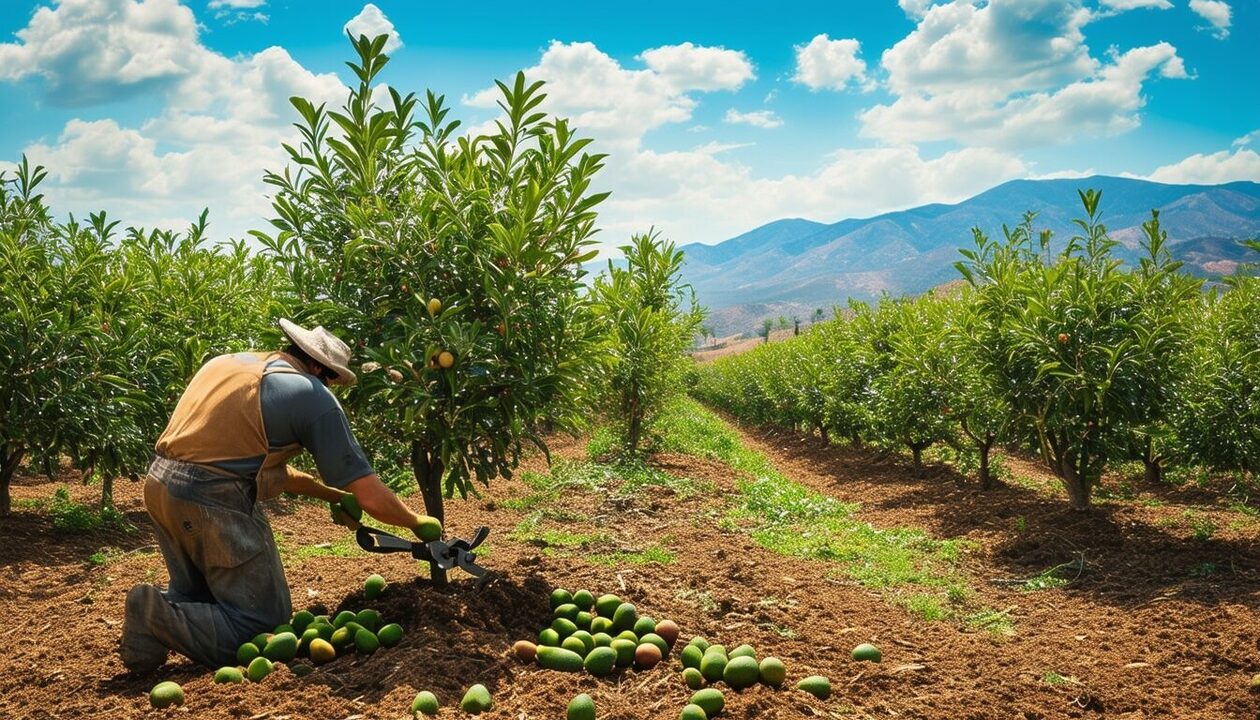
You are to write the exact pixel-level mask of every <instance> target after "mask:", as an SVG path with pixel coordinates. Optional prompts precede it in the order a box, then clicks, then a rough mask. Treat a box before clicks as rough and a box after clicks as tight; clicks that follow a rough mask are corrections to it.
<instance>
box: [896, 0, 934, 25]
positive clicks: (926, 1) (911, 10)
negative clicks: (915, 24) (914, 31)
mask: <svg viewBox="0 0 1260 720" xmlns="http://www.w3.org/2000/svg"><path fill="white" fill-rule="evenodd" d="M932 2H933V0H897V5H898V7H900V8H901V10H902V12H904V13H905V14H906V15H908V16H910V17H912V18H915V19H916V20H917V19H918V18H921V17H923V16H924V15H925V14H927V11H928V8H929V7H931V6H932Z"/></svg>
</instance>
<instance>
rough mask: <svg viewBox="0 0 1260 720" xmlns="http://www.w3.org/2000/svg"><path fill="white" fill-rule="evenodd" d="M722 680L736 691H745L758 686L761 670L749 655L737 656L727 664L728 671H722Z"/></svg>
mask: <svg viewBox="0 0 1260 720" xmlns="http://www.w3.org/2000/svg"><path fill="white" fill-rule="evenodd" d="M722 679H723V680H725V681H726V684H727V685H730V686H731V687H733V688H735V689H736V690H743V689H744V688H747V687H752V686H753V685H756V684H757V681H758V680H760V679H761V668H760V667H758V666H757V661H756V659H754V658H751V657H748V656H747V655H737V656H735V657H733V658H731V660H730V662H728V663H727V664H726V669H725V670H723V671H722Z"/></svg>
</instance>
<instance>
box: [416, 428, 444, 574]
mask: <svg viewBox="0 0 1260 720" xmlns="http://www.w3.org/2000/svg"><path fill="white" fill-rule="evenodd" d="M442 469H443V468H442V461H441V460H439V459H438V458H435V457H433V456H432V455H431V454H430V453H429V451H428V449H426V448H425V447H424V446H423V445H422V444H420V443H419V442H412V443H411V472H412V474H413V475H415V477H416V485H418V486H419V487H420V497H422V498H424V511H425V513H427V514H429V515H432V516H433V517H434V518H436V519H437V521H438V522H440V523H442V524H443V525H444V526H445V524H446V508H445V499H444V498H443V495H442ZM429 577H430V579H431V580H432V582H433V584H434V585H435V586H437V587H445V586H446V583H447V578H446V571H445V570H443V569H442V568H440V567H438V566H437V563H434V562H432V561H430V562H429Z"/></svg>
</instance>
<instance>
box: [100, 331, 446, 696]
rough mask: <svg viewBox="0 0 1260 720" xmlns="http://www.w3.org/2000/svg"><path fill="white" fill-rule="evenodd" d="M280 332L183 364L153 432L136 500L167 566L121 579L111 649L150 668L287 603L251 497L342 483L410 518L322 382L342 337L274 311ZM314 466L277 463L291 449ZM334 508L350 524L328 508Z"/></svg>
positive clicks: (383, 510) (235, 632)
mask: <svg viewBox="0 0 1260 720" xmlns="http://www.w3.org/2000/svg"><path fill="white" fill-rule="evenodd" d="M280 329H281V331H283V332H284V335H285V336H286V337H287V338H288V340H289V342H290V344H289V345H288V347H287V348H285V349H284V350H282V351H280V352H274V353H270V354H256V353H238V354H235V355H221V356H219V357H216V358H214V359H213V360H211V361H209V362H208V363H206V364H205V365H204V366H202V368H201V369H200V370H199V371H198V372H197V374H196V375H195V376H193V379H192V382H191V383H189V385H188V389H187V390H185V391H184V394H183V396H182V397H181V398H180V399H179V404H178V405H176V406H175V413H174V414H173V415H172V416H171V420H170V422H169V423H168V424H167V426H166V430H165V431H164V432H163V433H162V436H161V437H160V438H158V442H157V448H156V456H155V457H154V460H153V464H152V465H150V466H149V472H148V477H147V479H146V480H145V485H144V504H145V507H146V508H147V509H148V511H149V515H150V516H151V517H152V518H153V523H154V526H155V527H154V532H155V533H156V535H157V539H158V545H159V546H160V547H161V549H162V557H163V558H164V559H165V560H166V567H167V570H168V571H169V572H170V577H171V580H170V587H169V588H168V589H167V590H166V592H162V591H161V590H159V589H158V588H157V587H155V586H153V585H148V584H142V585H136V586H135V587H133V588H132V589H131V591H130V592H128V593H127V603H126V616H125V619H124V621H123V632H122V640H121V643H120V645H119V654H120V655H121V656H122V661H123V664H124V665H125V666H126V667H127V669H128V670H131V671H133V672H150V671H152V670H155V669H157V668H158V667H159V666H161V665H162V664H163V663H164V662H166V656H167V653H168V652H169V651H171V650H174V651H175V652H177V653H180V654H182V655H186V656H188V657H190V658H192V659H193V660H196V661H197V662H199V663H201V664H203V665H208V666H210V667H219V666H222V665H228V664H233V663H235V662H236V661H235V657H236V649H237V647H239V646H240V644H241V643H242V642H244V641H246V640H248V639H249V638H251V637H253V636H254V635H256V634H257V633H259V632H263V631H266V630H270V629H271V628H274V627H275V626H277V625H279V624H282V623H285V622H288V621H289V617H290V614H291V612H292V606H291V605H290V600H289V587H288V583H286V582H285V578H284V568H283V567H282V566H281V564H280V552H279V550H278V549H277V548H276V543H275V540H274V539H273V537H272V533H271V526H270V524H268V522H267V519H266V517H265V516H264V515H263V513H262V510H261V508H260V507H259V505H258V501H259V500H266V499H268V498H273V497H276V496H277V495H279V494H280V493H281V492H282V491H288V492H291V493H296V494H299V495H306V496H309V497H314V498H319V499H320V500H325V501H327V502H329V503H335V502H337V501H340V500H341V498H342V497H343V496H344V495H345V494H346V493H347V492H349V493H352V494H353V495H354V497H355V498H356V499H357V500H358V502H359V505H360V506H361V507H362V508H363V510H364V511H365V512H367V514H368V515H371V516H372V517H374V518H376V519H377V520H379V521H381V522H383V523H387V524H390V525H397V526H400V527H407V528H417V527H418V526H419V525H421V523H422V522H428V523H433V522H435V521H434V520H433V519H432V518H429V517H427V516H423V515H417V514H416V513H414V512H412V511H411V510H410V509H409V508H408V507H407V506H406V505H404V504H403V503H402V501H401V500H399V499H398V497H397V496H396V495H394V493H392V492H391V491H390V490H389V488H387V487H386V486H385V484H384V483H382V482H381V480H380V478H379V477H378V476H377V475H376V473H375V472H373V470H372V466H371V465H370V464H369V463H368V460H367V458H366V457H365V456H364V454H363V450H362V449H361V448H360V447H359V444H358V443H357V442H355V439H354V435H353V434H352V433H351V432H350V426H349V424H348V423H347V422H346V415H345V412H343V411H342V409H341V405H340V404H338V402H337V399H336V398H335V397H333V394H332V393H331V392H330V391H329V390H328V387H327V386H328V385H329V384H330V383H331V384H336V385H351V384H353V383H354V382H355V375H354V373H353V372H351V370H350V368H348V367H346V364H347V362H349V360H350V348H349V347H348V346H347V345H346V344H345V343H344V342H342V341H341V340H340V339H338V338H337V337H336V336H334V335H333V334H332V333H330V332H328V331H327V330H325V329H324V328H322V327H317V328H315V329H314V330H306V329H303V328H302V327H299V326H298V325H296V324H294V323H292V322H290V321H288V320H283V319H282V320H280ZM304 449H305V450H307V451H309V452H310V453H311V455H312V456H314V458H315V464H316V466H318V468H319V474H320V478H321V480H322V482H321V480H316V479H315V478H314V477H312V476H311V475H308V474H306V473H304V472H301V471H298V470H295V469H293V468H291V467H288V466H287V465H286V464H285V462H286V461H287V460H288V459H289V458H291V457H293V456H294V455H296V454H298V453H299V452H301V451H302V450H304ZM334 519H335V520H336V521H337V522H338V523H339V524H342V525H346V526H347V527H352V528H353V527H357V523H356V522H355V519H353V518H350V517H348V516H347V515H346V514H345V513H343V512H339V511H338V510H334Z"/></svg>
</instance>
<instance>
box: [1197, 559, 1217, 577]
mask: <svg viewBox="0 0 1260 720" xmlns="http://www.w3.org/2000/svg"><path fill="white" fill-rule="evenodd" d="M1219 570H1220V567H1218V566H1217V564H1216V563H1212V562H1201V563H1199V564H1198V565H1195V566H1194V567H1192V568H1190V575H1191V577H1208V576H1209V575H1215V574H1216V573H1217V572H1218V571H1219Z"/></svg>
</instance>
